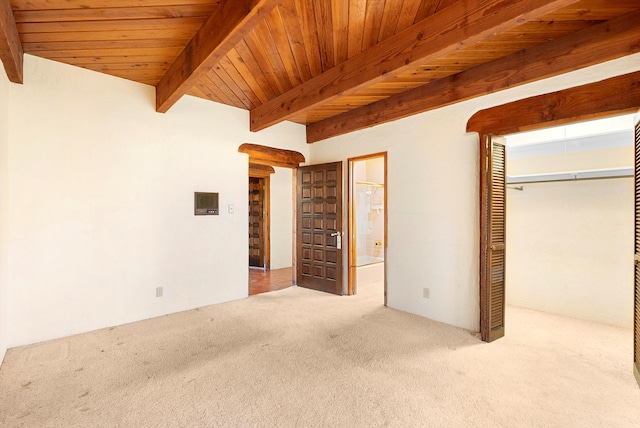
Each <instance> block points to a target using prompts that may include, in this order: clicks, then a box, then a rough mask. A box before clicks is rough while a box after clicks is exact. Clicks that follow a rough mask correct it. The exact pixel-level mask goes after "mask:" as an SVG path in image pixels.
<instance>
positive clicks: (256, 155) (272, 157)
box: [238, 143, 305, 168]
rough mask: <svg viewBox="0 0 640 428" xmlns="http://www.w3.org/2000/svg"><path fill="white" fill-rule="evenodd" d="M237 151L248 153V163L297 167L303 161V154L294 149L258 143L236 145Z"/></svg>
mask: <svg viewBox="0 0 640 428" xmlns="http://www.w3.org/2000/svg"><path fill="white" fill-rule="evenodd" d="M238 152H239V153H246V154H248V155H249V163H250V164H254V165H267V166H279V167H283V168H297V167H298V166H300V164H301V163H304V162H305V159H304V155H303V154H302V153H300V152H296V151H294V150H286V149H276V148H274V147H267V146H261V145H259V144H250V143H245V144H242V145H241V146H240V147H238Z"/></svg>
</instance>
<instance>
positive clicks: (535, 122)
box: [467, 72, 640, 135]
mask: <svg viewBox="0 0 640 428" xmlns="http://www.w3.org/2000/svg"><path fill="white" fill-rule="evenodd" d="M638 108H640V72H635V73H629V74H624V75H622V76H618V77H613V78H610V79H605V80H601V81H599V82H595V83H591V84H587V85H582V86H578V87H575V88H570V89H565V90H562V91H557V92H552V93H549V94H544V95H539V96H537V97H530V98H526V99H524V100H520V101H515V102H512V103H508V104H503V105H500V106H496V107H492V108H489V109H486V110H481V111H479V112H478V113H476V114H474V115H473V116H471V118H470V119H469V121H468V122H467V132H478V133H479V134H480V135H483V134H489V133H491V134H494V135H506V134H512V133H515V132H522V131H529V130H534V129H540V128H543V127H549V126H557V125H562V124H565V123H570V122H577V121H584V120H589V119H593V118H601V117H604V116H614V115H619V114H625V113H635V112H637V111H638Z"/></svg>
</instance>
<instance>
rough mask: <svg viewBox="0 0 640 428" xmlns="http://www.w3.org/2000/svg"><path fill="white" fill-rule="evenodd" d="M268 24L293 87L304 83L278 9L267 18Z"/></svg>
mask: <svg viewBox="0 0 640 428" xmlns="http://www.w3.org/2000/svg"><path fill="white" fill-rule="evenodd" d="M266 22H267V26H268V27H269V31H270V32H271V37H273V41H274V42H275V45H276V49H277V51H278V54H279V56H280V59H282V63H283V64H284V69H285V70H286V72H287V75H288V76H289V80H290V81H291V84H292V85H293V86H296V85H299V84H300V83H301V82H302V80H301V77H300V71H299V70H298V65H297V64H296V60H295V58H294V56H293V51H292V50H291V44H290V43H289V37H288V35H287V32H286V30H285V29H284V21H283V20H282V16H281V15H280V11H279V9H278V8H276V9H274V11H273V13H270V14H269V16H267V19H266Z"/></svg>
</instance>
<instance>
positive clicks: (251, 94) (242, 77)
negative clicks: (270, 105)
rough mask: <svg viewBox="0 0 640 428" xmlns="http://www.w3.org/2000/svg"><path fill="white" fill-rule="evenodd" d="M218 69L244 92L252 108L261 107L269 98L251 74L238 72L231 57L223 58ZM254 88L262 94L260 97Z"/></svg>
mask: <svg viewBox="0 0 640 428" xmlns="http://www.w3.org/2000/svg"><path fill="white" fill-rule="evenodd" d="M217 67H222V69H223V70H224V71H225V72H226V73H227V74H228V75H229V77H230V78H231V80H233V82H234V83H235V84H236V86H237V87H238V88H239V89H240V91H242V93H243V94H244V96H245V97H246V98H248V99H249V101H251V105H252V106H258V105H261V104H262V103H263V102H264V101H262V100H263V99H264V100H265V101H266V99H267V98H266V96H265V95H264V92H262V89H260V86H259V85H258V84H257V83H256V81H255V79H254V78H253V76H251V73H245V74H242V73H240V71H238V69H237V68H236V67H235V65H234V64H233V63H232V62H231V60H230V59H229V55H227V56H225V57H223V58H222V59H221V60H220V62H218V64H217V65H216V69H218V68H217ZM243 71H244V70H243ZM252 83H253V85H252ZM254 88H255V89H256V91H258V92H260V95H258V94H257V93H256V91H254ZM261 96H262V99H261ZM251 108H253V107H251Z"/></svg>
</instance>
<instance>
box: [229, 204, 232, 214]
mask: <svg viewBox="0 0 640 428" xmlns="http://www.w3.org/2000/svg"><path fill="white" fill-rule="evenodd" d="M229 214H233V204H229Z"/></svg>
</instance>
